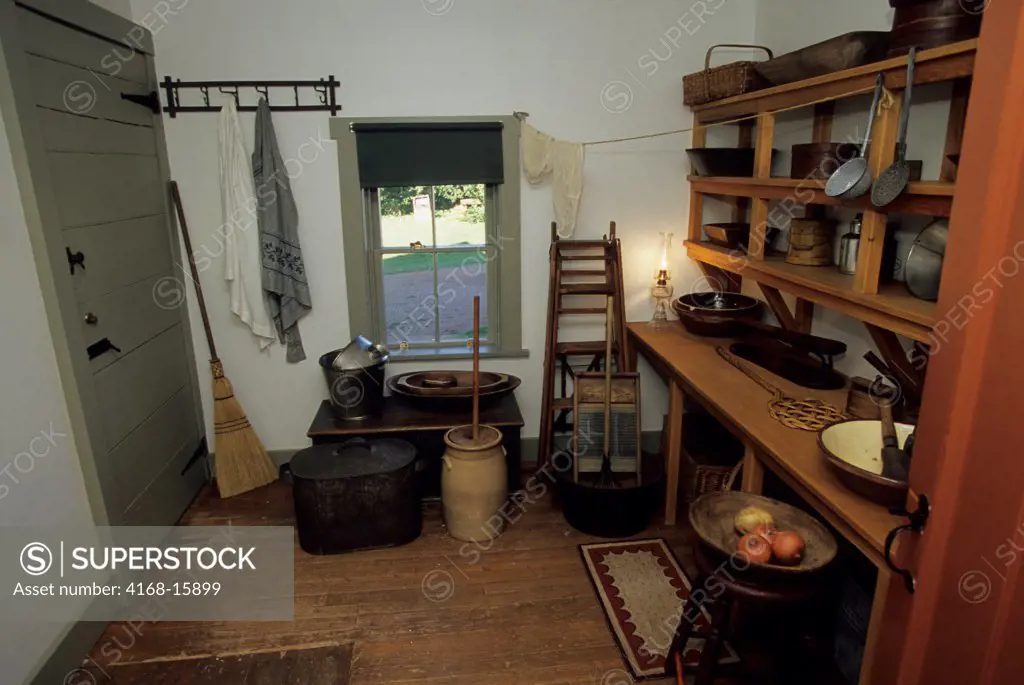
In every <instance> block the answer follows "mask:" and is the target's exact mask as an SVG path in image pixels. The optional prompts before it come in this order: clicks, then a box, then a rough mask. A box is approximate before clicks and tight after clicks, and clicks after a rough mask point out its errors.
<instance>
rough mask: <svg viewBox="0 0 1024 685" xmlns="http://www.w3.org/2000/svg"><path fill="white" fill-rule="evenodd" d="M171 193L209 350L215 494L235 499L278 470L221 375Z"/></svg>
mask: <svg viewBox="0 0 1024 685" xmlns="http://www.w3.org/2000/svg"><path fill="white" fill-rule="evenodd" d="M171 193H172V195H173V196H174V208H175V210H177V213H178V225H179V226H181V236H182V238H183V239H184V240H185V251H186V252H187V253H188V265H189V268H190V269H191V271H192V282H193V283H194V284H195V287H196V300H198V302H199V312H200V313H201V314H202V315H203V328H204V329H205V330H206V342H207V344H208V345H209V346H210V371H211V372H212V373H213V430H214V434H215V437H214V476H215V477H216V479H217V490H218V491H219V492H220V496H221V497H234V496H235V495H240V494H242V493H243V492H248V491H250V490H255V489H256V488H259V487H262V486H264V485H267V484H268V483H273V482H274V481H275V480H277V470H276V469H275V468H274V463H273V462H272V461H270V457H269V456H268V455H267V450H266V449H265V448H264V447H263V443H262V442H260V439H259V436H257V435H256V431H255V430H253V427H252V426H251V425H250V424H249V419H248V418H247V417H246V415H245V411H244V410H243V409H242V405H240V404H239V403H238V399H237V398H236V397H235V391H234V389H233V388H232V387H231V381H229V380H228V379H227V376H225V375H224V364H223V363H221V361H220V358H218V357H217V348H216V346H215V345H214V344H213V331H212V329H211V328H210V317H209V315H208V314H207V313H206V300H205V299H204V298H203V288H202V286H201V285H200V284H199V271H198V270H197V269H196V262H195V257H194V256H193V254H192V241H191V240H190V239H189V234H188V224H187V223H186V222H185V209H184V208H183V207H182V204H181V194H180V193H179V192H178V183H177V182H176V181H171Z"/></svg>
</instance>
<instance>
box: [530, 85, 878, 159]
mask: <svg viewBox="0 0 1024 685" xmlns="http://www.w3.org/2000/svg"><path fill="white" fill-rule="evenodd" d="M874 90H875V87H874V86H871V87H870V88H861V89H858V90H852V91H849V92H847V93H843V94H841V95H839V96H832V97H827V98H821V99H820V100H815V101H813V102H804V103H801V104H799V105H792V106H790V107H783V108H781V109H776V110H772V111H771V112H770V114H782V113H784V112H790V111H792V110H795V109H803V108H804V107H813V106H814V105H820V104H822V103H825V102H833V101H835V100H839V99H842V98H848V97H855V96H857V95H864V94H866V93H871V92H873V91H874ZM892 103H893V96H892V92H891V91H889V89H888V88H885V89H883V99H882V102H881V103H880V105H879V109H888V108H889V107H891V106H892ZM526 116H528V115H526ZM759 116H760V114H749V115H747V116H743V117H737V118H735V119H725V120H723V121H716V122H714V123H711V124H704V125H703V126H701V127H700V128H714V127H715V126H726V125H728V124H738V123H741V122H744V121H752V120H754V119H757V118H758V117H759ZM524 118H525V117H524ZM694 128H696V127H694V126H689V127H687V128H678V129H674V130H671V131H660V132H658V133H645V134H642V135H637V136H625V137H622V138H608V139H605V140H590V141H585V142H584V143H583V145H584V146H587V147H589V146H592V145H611V144H614V143H626V142H629V141H631V140H646V139H648V138H661V137H664V136H675V135H679V134H680V133H689V132H691V131H693V129H694Z"/></svg>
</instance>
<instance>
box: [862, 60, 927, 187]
mask: <svg viewBox="0 0 1024 685" xmlns="http://www.w3.org/2000/svg"><path fill="white" fill-rule="evenodd" d="M916 61H917V48H910V55H909V56H908V57H907V87H906V90H904V91H903V112H902V113H901V114H900V134H899V141H898V142H897V143H896V161H895V162H893V163H892V165H890V166H889V168H888V169H886V170H885V171H883V172H882V173H881V175H880V176H879V177H878V180H876V181H875V187H874V188H872V189H871V204H873V205H874V206H876V207H885V206H886V205H888V204H891V203H892V202H893V201H894V200H895V199H896V198H898V197H899V196H900V195H902V194H903V191H905V190H906V189H907V184H908V183H910V163H909V162H907V128H908V126H909V124H910V101H911V96H912V94H913V92H914V62H916Z"/></svg>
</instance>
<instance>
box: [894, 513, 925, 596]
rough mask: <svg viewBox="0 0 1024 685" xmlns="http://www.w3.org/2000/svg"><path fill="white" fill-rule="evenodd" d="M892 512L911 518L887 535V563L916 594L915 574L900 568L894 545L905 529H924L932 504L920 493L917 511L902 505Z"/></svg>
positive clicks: (918, 530) (908, 590) (914, 530)
mask: <svg viewBox="0 0 1024 685" xmlns="http://www.w3.org/2000/svg"><path fill="white" fill-rule="evenodd" d="M889 513H890V514H893V515H895V516H905V517H906V518H907V519H909V520H910V522H909V523H905V524H903V525H902V526H896V527H895V528H893V529H892V530H890V531H889V534H888V535H886V536H885V565H886V566H888V567H889V570H890V571H892V572H893V573H895V574H896V575H898V576H900V577H901V578H903V584H904V585H905V586H906V588H907V592H909V593H910V594H914V589H915V588H916V587H917V581H916V580H915V579H914V574H913V573H911V572H910V571H908V570H907V569H905V568H899V567H898V566H896V564H895V563H894V562H893V560H892V546H893V545H894V544H895V543H896V538H898V537H899V536H900V533H902V532H903V531H905V530H909V531H913V532H915V533H920V532H921V531H922V530H924V526H925V524H926V523H927V522H928V515H929V514H931V505H930V504H929V503H928V496H927V495H919V496H918V498H917V509H916V510H915V511H907V510H906V509H904V508H902V507H895V508H893V509H890V510H889Z"/></svg>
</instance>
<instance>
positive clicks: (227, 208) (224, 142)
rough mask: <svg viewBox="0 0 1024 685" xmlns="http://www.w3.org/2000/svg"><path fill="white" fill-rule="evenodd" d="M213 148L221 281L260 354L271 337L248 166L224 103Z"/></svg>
mask: <svg viewBox="0 0 1024 685" xmlns="http://www.w3.org/2000/svg"><path fill="white" fill-rule="evenodd" d="M217 143H218V144H217V148H218V156H219V159H220V199H221V210H222V211H223V216H224V222H223V223H222V224H221V227H220V232H221V234H222V236H223V240H224V280H226V281H227V282H228V283H229V285H230V290H231V312H232V313H233V314H234V315H235V316H237V317H238V318H239V319H241V320H242V323H244V324H245V325H246V326H248V327H249V330H251V331H252V334H253V335H254V336H255V337H256V339H257V341H258V342H259V345H260V349H261V350H262V349H266V348H267V347H268V346H270V345H272V344H273V343H274V340H275V336H274V329H273V328H272V327H271V325H270V317H269V316H268V315H267V308H266V304H265V303H264V302H263V291H262V286H261V285H260V261H259V240H258V235H257V224H256V193H255V191H254V190H253V185H252V166H251V165H250V160H249V153H248V152H246V149H245V142H244V141H243V139H242V126H241V124H240V122H239V121H238V110H237V109H236V107H235V101H234V100H233V99H230V98H229V99H228V101H227V104H226V105H224V106H223V107H222V108H221V110H220V118H219V124H218V130H217Z"/></svg>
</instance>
